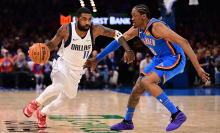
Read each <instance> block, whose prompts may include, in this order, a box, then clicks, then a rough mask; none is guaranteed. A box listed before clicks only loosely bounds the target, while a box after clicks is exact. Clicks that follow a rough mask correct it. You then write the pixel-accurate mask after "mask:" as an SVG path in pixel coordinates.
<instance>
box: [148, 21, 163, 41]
mask: <svg viewBox="0 0 220 133" xmlns="http://www.w3.org/2000/svg"><path fill="white" fill-rule="evenodd" d="M155 22H158V21H155ZM153 23H154V22H153ZM153 23H151V25H150V26H149V28H148V30H149V32H150V34H151V36H152V37H153V38H154V39H156V40H159V39H162V38H161V37H160V38H156V37H155V36H154V35H153V33H152V26H153V25H152V24H153Z"/></svg>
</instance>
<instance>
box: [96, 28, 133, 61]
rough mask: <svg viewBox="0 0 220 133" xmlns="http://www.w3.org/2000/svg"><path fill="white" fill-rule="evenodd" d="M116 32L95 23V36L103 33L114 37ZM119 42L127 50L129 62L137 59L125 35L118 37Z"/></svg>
mask: <svg viewBox="0 0 220 133" xmlns="http://www.w3.org/2000/svg"><path fill="white" fill-rule="evenodd" d="M115 34H116V31H115V30H113V29H110V28H107V27H104V26H102V25H96V24H94V25H93V35H94V36H95V37H97V36H99V35H101V36H107V37H112V38H114V37H115ZM118 42H119V43H120V44H121V45H122V46H123V48H124V49H125V51H126V53H127V54H126V55H127V56H126V59H127V60H128V63H130V62H133V60H134V59H135V55H134V52H133V51H132V50H131V48H130V47H129V45H128V43H127V42H126V40H125V38H124V36H121V37H120V38H119V39H118Z"/></svg>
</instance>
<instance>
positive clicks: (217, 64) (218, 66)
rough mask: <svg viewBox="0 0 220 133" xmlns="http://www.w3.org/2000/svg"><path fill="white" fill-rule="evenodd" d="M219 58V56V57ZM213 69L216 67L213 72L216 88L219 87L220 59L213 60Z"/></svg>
mask: <svg viewBox="0 0 220 133" xmlns="http://www.w3.org/2000/svg"><path fill="white" fill-rule="evenodd" d="M219 56H220V55H219ZM215 67H216V71H215V86H216V87H218V88H219V87H220V86H219V85H220V58H217V59H216V60H215Z"/></svg>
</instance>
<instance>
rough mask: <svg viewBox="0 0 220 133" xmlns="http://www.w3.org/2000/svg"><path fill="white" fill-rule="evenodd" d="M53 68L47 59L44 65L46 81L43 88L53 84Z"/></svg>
mask: <svg viewBox="0 0 220 133" xmlns="http://www.w3.org/2000/svg"><path fill="white" fill-rule="evenodd" d="M51 70H52V66H51V65H50V62H49V61H46V62H45V63H44V66H43V74H44V83H43V88H46V87H47V86H48V85H50V84H52V81H51V78H50V73H51Z"/></svg>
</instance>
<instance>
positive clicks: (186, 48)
mask: <svg viewBox="0 0 220 133" xmlns="http://www.w3.org/2000/svg"><path fill="white" fill-rule="evenodd" d="M180 46H181V48H182V49H183V51H184V52H185V53H186V55H187V56H188V57H189V59H190V60H191V62H192V64H193V66H194V67H195V69H196V70H197V69H199V68H200V65H199V62H198V60H197V58H196V55H195V53H194V52H193V50H192V48H191V46H190V45H189V42H188V41H187V40H184V42H183V44H182V45H180Z"/></svg>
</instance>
